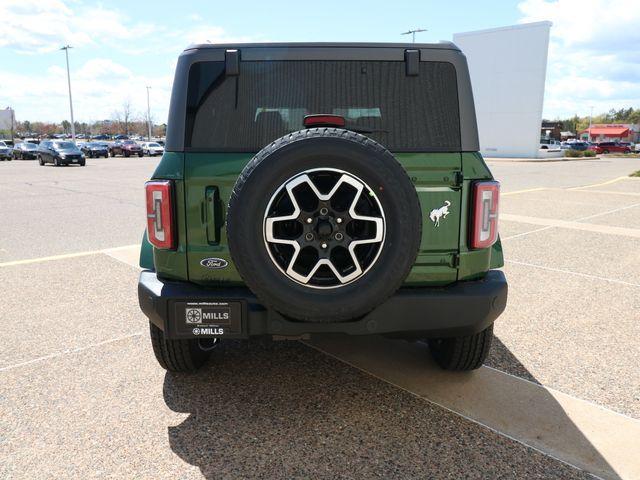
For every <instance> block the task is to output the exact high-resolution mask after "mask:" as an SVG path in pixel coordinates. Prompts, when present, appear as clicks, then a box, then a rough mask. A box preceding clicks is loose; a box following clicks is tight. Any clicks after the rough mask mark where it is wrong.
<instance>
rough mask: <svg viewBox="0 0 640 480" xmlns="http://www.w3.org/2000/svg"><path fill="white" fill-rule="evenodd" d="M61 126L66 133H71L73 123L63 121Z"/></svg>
mask: <svg viewBox="0 0 640 480" xmlns="http://www.w3.org/2000/svg"><path fill="white" fill-rule="evenodd" d="M60 125H61V126H62V130H63V131H64V133H68V132H69V129H70V128H71V123H70V122H69V121H68V120H63V121H62V123H61V124H60Z"/></svg>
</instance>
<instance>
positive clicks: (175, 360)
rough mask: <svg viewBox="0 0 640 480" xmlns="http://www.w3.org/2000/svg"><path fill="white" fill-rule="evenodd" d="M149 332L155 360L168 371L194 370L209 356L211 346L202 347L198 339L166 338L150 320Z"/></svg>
mask: <svg viewBox="0 0 640 480" xmlns="http://www.w3.org/2000/svg"><path fill="white" fill-rule="evenodd" d="M149 334H150V336H151V345H152V346H153V353H154V355H155V356H156V360H157V361H158V363H159V364H160V366H161V367H162V368H164V369H165V370H168V371H170V372H182V373H184V372H195V371H196V370H198V369H199V368H200V367H202V365H204V364H205V362H206V361H207V360H208V359H209V357H210V356H211V351H212V348H208V349H206V350H205V349H203V348H202V347H201V344H200V340H168V339H166V338H164V333H163V332H162V330H160V329H159V328H158V327H156V326H155V325H154V324H153V323H151V322H149ZM212 340H213V339H212ZM215 340H217V339H215ZM212 343H213V342H212ZM213 345H215V343H213Z"/></svg>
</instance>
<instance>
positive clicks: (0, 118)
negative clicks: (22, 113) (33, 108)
mask: <svg viewBox="0 0 640 480" xmlns="http://www.w3.org/2000/svg"><path fill="white" fill-rule="evenodd" d="M15 123H16V118H15V114H14V111H13V109H11V108H9V107H7V108H5V109H4V110H2V109H0V132H1V131H6V132H10V131H12V130H13V128H14V125H15Z"/></svg>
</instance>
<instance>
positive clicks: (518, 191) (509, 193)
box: [500, 187, 547, 197]
mask: <svg viewBox="0 0 640 480" xmlns="http://www.w3.org/2000/svg"><path fill="white" fill-rule="evenodd" d="M542 190H547V188H545V187H538V188H527V189H525V190H514V191H513V192H504V193H500V196H501V197H505V196H507V195H517V194H519V193H529V192H540V191H542Z"/></svg>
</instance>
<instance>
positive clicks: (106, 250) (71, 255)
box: [0, 244, 140, 268]
mask: <svg viewBox="0 0 640 480" xmlns="http://www.w3.org/2000/svg"><path fill="white" fill-rule="evenodd" d="M133 247H136V248H140V245H139V244H136V245H124V246H122V247H113V248H104V249H102V250H89V251H85V252H75V253H63V254H62V255H52V256H50V257H38V258H27V259H25V260H13V261H11V262H3V263H0V268H2V267H13V266H15V265H29V264H30V263H42V262H52V261H55V260H65V259H67V258H78V257H86V256H89V255H97V254H99V253H106V254H107V255H109V254H110V252H117V251H119V250H126V249H130V248H133Z"/></svg>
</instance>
